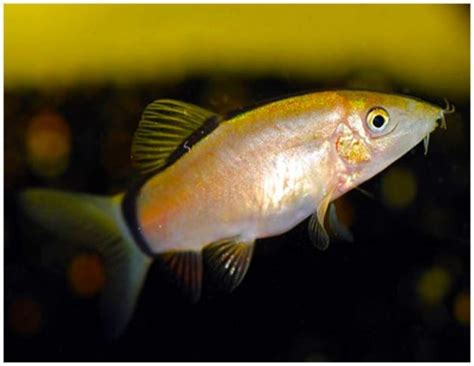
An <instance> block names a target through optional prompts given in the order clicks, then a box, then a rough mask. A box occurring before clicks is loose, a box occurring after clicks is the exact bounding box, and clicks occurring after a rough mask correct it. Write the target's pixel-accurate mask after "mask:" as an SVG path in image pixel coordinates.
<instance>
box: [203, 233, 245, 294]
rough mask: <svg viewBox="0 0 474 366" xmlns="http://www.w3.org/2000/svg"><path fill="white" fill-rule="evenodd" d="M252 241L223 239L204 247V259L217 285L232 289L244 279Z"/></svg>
mask: <svg viewBox="0 0 474 366" xmlns="http://www.w3.org/2000/svg"><path fill="white" fill-rule="evenodd" d="M253 248H254V241H242V240H239V239H230V240H223V241H219V242H216V243H212V244H209V245H208V246H207V247H205V248H204V259H205V263H206V265H207V268H209V270H210V275H211V276H212V277H213V278H214V279H215V281H216V282H217V284H218V286H220V287H221V288H223V289H225V290H227V291H229V292H230V291H233V290H234V289H235V288H236V287H237V286H238V285H239V284H240V283H241V282H242V280H243V279H244V277H245V274H246V273H247V270H248V268H249V265H250V261H251V259H252V254H253Z"/></svg>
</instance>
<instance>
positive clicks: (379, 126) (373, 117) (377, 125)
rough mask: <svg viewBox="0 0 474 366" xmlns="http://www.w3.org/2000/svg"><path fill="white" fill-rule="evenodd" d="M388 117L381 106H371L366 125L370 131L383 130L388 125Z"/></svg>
mask: <svg viewBox="0 0 474 366" xmlns="http://www.w3.org/2000/svg"><path fill="white" fill-rule="evenodd" d="M389 119H390V117H389V115H388V112H387V111H386V110H385V109H383V108H382V107H375V108H372V109H371V110H370V111H369V113H368V114H367V118H366V120H367V125H368V126H369V129H370V130H371V131H372V132H383V131H384V130H385V128H386V127H387V125H388V121H389Z"/></svg>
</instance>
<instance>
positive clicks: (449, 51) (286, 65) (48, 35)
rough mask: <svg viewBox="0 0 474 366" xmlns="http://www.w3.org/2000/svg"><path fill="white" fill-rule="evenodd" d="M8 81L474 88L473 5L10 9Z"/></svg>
mask: <svg viewBox="0 0 474 366" xmlns="http://www.w3.org/2000/svg"><path fill="white" fill-rule="evenodd" d="M4 9H5V36H4V37H5V83H6V86H7V87H15V86H18V85H21V84H36V85H40V86H43V87H45V86H50V85H54V84H63V83H71V82H84V81H104V80H115V81H122V82H123V81H128V82H134V81H137V80H150V79H151V80H162V79H167V78H168V79H169V78H173V79H176V78H179V77H182V76H185V75H186V74H188V73H191V72H199V71H203V72H219V71H227V72H245V73H249V74H252V73H259V74H261V73H265V74H269V73H276V74H280V75H283V76H285V77H286V76H287V77H293V76H300V77H312V78H315V79H317V80H331V81H333V80H338V78H340V77H343V76H345V75H347V74H348V73H352V72H354V71H357V70H360V71H364V70H365V71H366V70H373V71H374V72H377V71H381V70H382V71H384V72H387V73H389V74H391V75H392V76H393V77H394V79H395V80H396V81H397V83H399V84H400V85H404V86H407V87H413V88H418V87H423V88H429V90H431V91H432V92H433V93H436V94H439V95H441V96H449V97H451V98H453V97H460V96H466V95H467V94H468V92H469V15H468V14H469V10H468V7H467V6H464V7H463V6H456V5H355V4H354V5H314V4H313V5H312V4H307V5H159V4H150V5H100V4H97V5H80V4H75V5H59V4H57V5H39V4H34V5H31V4H6V5H5V6H4Z"/></svg>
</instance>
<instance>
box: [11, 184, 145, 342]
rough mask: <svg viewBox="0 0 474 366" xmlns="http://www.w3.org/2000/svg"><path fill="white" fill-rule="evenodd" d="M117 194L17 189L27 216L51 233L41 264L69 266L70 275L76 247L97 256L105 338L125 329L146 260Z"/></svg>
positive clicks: (78, 252) (44, 247)
mask: <svg viewBox="0 0 474 366" xmlns="http://www.w3.org/2000/svg"><path fill="white" fill-rule="evenodd" d="M122 198H123V196H122V195H120V196H115V197H112V198H108V197H98V196H92V195H86V194H75V193H66V192H60V191H54V190H45V189H31V190H27V191H25V192H23V193H22V194H21V195H20V204H21V206H22V210H23V212H24V213H25V215H26V217H27V218H28V219H29V220H31V221H33V224H39V225H40V226H41V227H44V228H45V229H46V230H47V231H48V233H50V234H51V235H52V237H53V238H54V239H55V240H52V241H51V242H49V243H42V247H41V252H42V254H43V255H44V256H43V259H42V261H43V264H45V265H47V266H50V267H51V266H52V265H53V266H56V267H57V265H58V264H59V265H60V266H68V267H67V268H68V270H69V275H71V268H72V267H71V264H72V263H73V259H74V258H75V256H77V255H78V254H80V251H81V249H82V250H88V251H94V252H95V253H97V254H98V255H99V256H100V258H101V262H99V263H102V267H99V268H101V269H102V273H103V275H105V276H102V278H103V282H102V283H103V287H102V291H101V300H100V301H101V302H100V306H101V318H102V320H103V323H104V330H105V333H106V336H107V337H108V338H114V337H117V336H119V335H120V333H121V332H122V331H123V330H124V329H125V327H126V325H127V323H128V321H129V319H130V317H131V315H132V313H133V309H134V307H135V303H136V301H137V298H138V295H139V293H140V290H141V287H142V285H143V282H144V279H145V276H146V273H147V270H148V268H149V266H150V264H151V258H150V257H148V256H146V255H145V254H144V253H143V252H142V251H141V250H140V249H139V248H138V247H137V245H136V244H135V242H134V240H133V239H132V236H131V234H130V232H129V231H128V228H127V226H126V224H125V221H124V219H123V215H122V212H121V208H120V203H121V201H122ZM76 258H77V257H76ZM104 277H105V278H104Z"/></svg>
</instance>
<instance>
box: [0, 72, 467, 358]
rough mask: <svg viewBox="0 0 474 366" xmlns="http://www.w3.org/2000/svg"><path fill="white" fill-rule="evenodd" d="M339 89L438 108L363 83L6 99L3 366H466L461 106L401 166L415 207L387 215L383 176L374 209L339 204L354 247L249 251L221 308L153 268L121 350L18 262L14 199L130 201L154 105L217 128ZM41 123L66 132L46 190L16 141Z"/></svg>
mask: <svg viewBox="0 0 474 366" xmlns="http://www.w3.org/2000/svg"><path fill="white" fill-rule="evenodd" d="M373 79H374V78H371V80H373ZM375 79H377V78H375ZM348 80H350V82H348ZM386 80H387V79H386ZM345 86H351V87H359V86H361V87H370V88H371V89H382V90H388V91H395V92H408V93H409V94H412V95H415V96H418V97H422V98H425V99H428V100H430V101H434V102H436V103H439V104H441V103H443V102H442V100H441V99H439V96H433V95H430V93H429V91H426V90H408V91H407V90H404V89H403V88H402V87H401V86H399V85H395V84H394V83H392V82H383V83H381V84H377V83H376V84H373V83H372V84H371V83H366V82H364V79H363V78H362V79H360V78H358V77H357V76H354V75H348V76H347V78H345V79H344V80H335V81H334V83H333V84H331V85H328V84H317V83H311V82H308V81H303V80H289V79H285V78H284V77H273V76H268V77H261V78H258V79H256V78H253V79H249V78H245V77H240V76H238V75H201V76H194V77H188V78H186V79H185V80H184V81H182V82H180V83H178V84H169V85H166V84H160V83H150V84H140V85H135V86H128V87H124V86H121V87H118V86H116V85H114V84H107V85H102V86H99V87H93V88H91V87H87V88H86V87H80V86H78V87H75V88H68V89H56V90H54V91H48V92H43V91H39V90H35V89H19V90H16V91H14V92H13V91H8V90H7V91H6V93H5V129H4V136H5V150H4V152H5V181H4V183H5V208H4V209H5V226H4V229H5V282H4V283H5V359H6V360H8V361H40V360H41V361H89V360H97V361H102V360H103V361H106V360H107V361H141V360H143V361H165V360H166V361H468V360H469V358H470V353H469V344H470V341H469V296H470V295H469V288H470V282H469V281H470V259H469V258H470V249H469V244H470V239H469V237H470V236H469V235H470V225H469V223H470V211H469V201H470V192H469V176H470V174H469V173H470V164H469V149H470V145H469V135H470V126H469V118H470V110H469V105H468V102H467V101H465V102H463V101H460V102H459V103H458V102H457V101H454V102H455V104H456V109H457V112H456V113H455V114H453V115H448V116H447V125H448V129H447V130H446V131H444V130H437V131H435V133H434V134H432V137H431V144H430V152H429V154H428V156H426V157H425V156H424V155H423V149H422V147H421V146H418V147H416V148H415V149H413V151H411V152H410V153H408V154H407V155H406V156H404V157H403V158H402V159H400V160H399V161H397V162H396V163H395V164H394V166H395V167H401V168H403V169H405V170H407V171H409V172H411V174H412V176H413V177H414V178H415V181H416V187H417V189H416V196H415V197H414V199H413V200H412V201H411V202H410V203H409V204H408V205H406V206H405V207H403V208H400V209H395V208H393V207H391V206H390V205H388V204H386V202H385V201H384V198H383V195H382V194H381V191H382V185H383V176H384V174H385V172H383V173H382V174H379V175H378V176H377V177H375V178H374V179H372V180H371V181H369V182H367V183H365V184H364V185H363V188H364V189H365V190H367V191H369V192H371V193H372V194H373V195H374V199H371V198H369V197H367V196H365V195H363V194H361V193H359V192H356V191H354V192H350V193H349V194H347V195H346V196H345V197H344V201H345V205H346V206H349V207H350V208H351V210H352V212H353V220H352V223H351V228H352V231H353V233H354V235H355V238H356V240H355V242H354V243H344V242H337V241H333V242H332V243H331V245H330V247H329V249H328V250H327V251H325V252H320V251H318V250H316V249H315V248H313V247H312V246H311V244H310V242H309V239H308V235H307V229H306V224H307V221H305V222H303V223H302V224H300V225H299V226H297V227H296V228H295V229H293V230H291V231H290V232H288V233H286V234H285V235H282V236H279V237H274V238H267V239H264V240H259V241H258V242H257V245H256V251H255V254H254V258H253V261H252V263H251V266H250V269H249V272H248V274H247V276H246V278H245V279H244V281H243V283H242V284H241V285H240V286H239V287H238V288H237V290H235V292H233V293H231V294H226V293H221V292H219V291H217V290H215V289H214V288H213V287H212V286H210V285H209V283H207V287H206V289H205V292H204V295H203V298H202V300H201V301H200V302H199V303H198V304H196V305H191V304H188V303H186V301H184V300H183V299H182V298H181V297H180V296H179V294H177V293H176V291H175V289H174V288H173V287H172V286H171V285H170V284H169V282H168V281H167V280H166V279H165V278H163V277H162V274H161V272H160V271H159V270H158V268H156V266H152V268H151V270H150V272H149V275H148V277H147V280H146V282H145V285H144V290H143V292H142V294H141V296H140V299H139V302H138V306H137V308H136V311H135V314H134V317H133V319H132V321H131V323H130V325H129V327H128V328H127V330H126V332H125V333H124V334H123V336H122V337H121V338H119V339H118V340H116V341H114V342H106V341H104V340H103V339H102V338H101V335H100V329H99V325H98V298H97V297H92V298H78V297H76V296H75V295H74V294H73V293H72V292H71V290H70V289H69V287H68V283H67V281H66V280H65V279H64V277H62V276H57V275H54V274H51V273H49V272H47V271H45V270H43V269H41V268H39V267H37V266H35V265H34V263H33V262H31V261H30V260H29V259H28V258H27V257H28V256H27V255H26V254H25V253H26V252H27V251H28V250H27V246H28V245H30V244H29V243H28V242H27V241H26V240H25V239H24V237H25V235H23V234H25V232H24V231H25V230H28V229H22V228H21V226H20V225H19V219H18V217H19V214H20V213H19V212H18V209H17V206H16V204H15V199H16V193H17V192H18V191H19V190H21V189H23V188H26V187H32V186H35V187H38V186H42V187H50V188H57V189H65V190H71V191H82V192H89V193H94V194H111V193H116V192H120V191H122V190H124V189H126V187H127V186H128V185H129V184H130V183H131V182H132V181H134V179H136V173H134V172H133V170H132V168H131V165H130V161H129V151H130V150H129V149H130V142H131V137H132V134H133V131H134V129H135V128H136V125H137V123H138V120H139V118H140V114H141V112H142V110H143V108H144V107H145V106H146V104H147V103H149V102H151V101H152V100H154V99H157V98H162V97H166V98H175V99H179V100H183V101H187V102H191V103H196V104H198V105H201V106H203V107H207V108H209V109H212V110H215V111H217V112H221V113H222V112H226V111H230V110H232V109H234V108H238V107H242V106H246V105H251V104H253V103H257V102H260V101H262V100H265V99H267V98H273V97H278V96H284V95H287V94H291V93H294V92H301V91H305V90H314V89H326V88H338V87H345ZM42 113H52V114H54V115H58V116H61V118H63V119H64V120H65V121H66V123H67V125H68V126H69V128H70V136H71V140H70V142H71V146H70V149H71V150H70V151H71V153H70V155H69V158H68V159H67V167H66V168H65V170H63V171H62V172H61V173H60V174H56V175H54V174H53V175H52V176H51V175H50V176H44V175H42V174H41V172H38V169H36V170H35V167H34V166H32V164H34V163H31V161H29V160H28V159H27V158H26V156H27V154H26V150H27V146H26V142H25V131H27V129H28V126H29V123H30V121H31V120H32V119H33V118H34V117H35V116H37V115H39V114H42ZM40 170H41V169H40ZM216 184H217V183H216ZM422 284H424V286H425V287H427V288H428V289H429V291H428V295H426V294H425V293H426V291H425V292H423V291H422V290H420V288H421V287H422V286H423V285H422ZM430 291H431V292H430ZM430 293H431V294H433V293H434V295H432V296H431V297H429V294H430ZM427 296H428V298H427Z"/></svg>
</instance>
